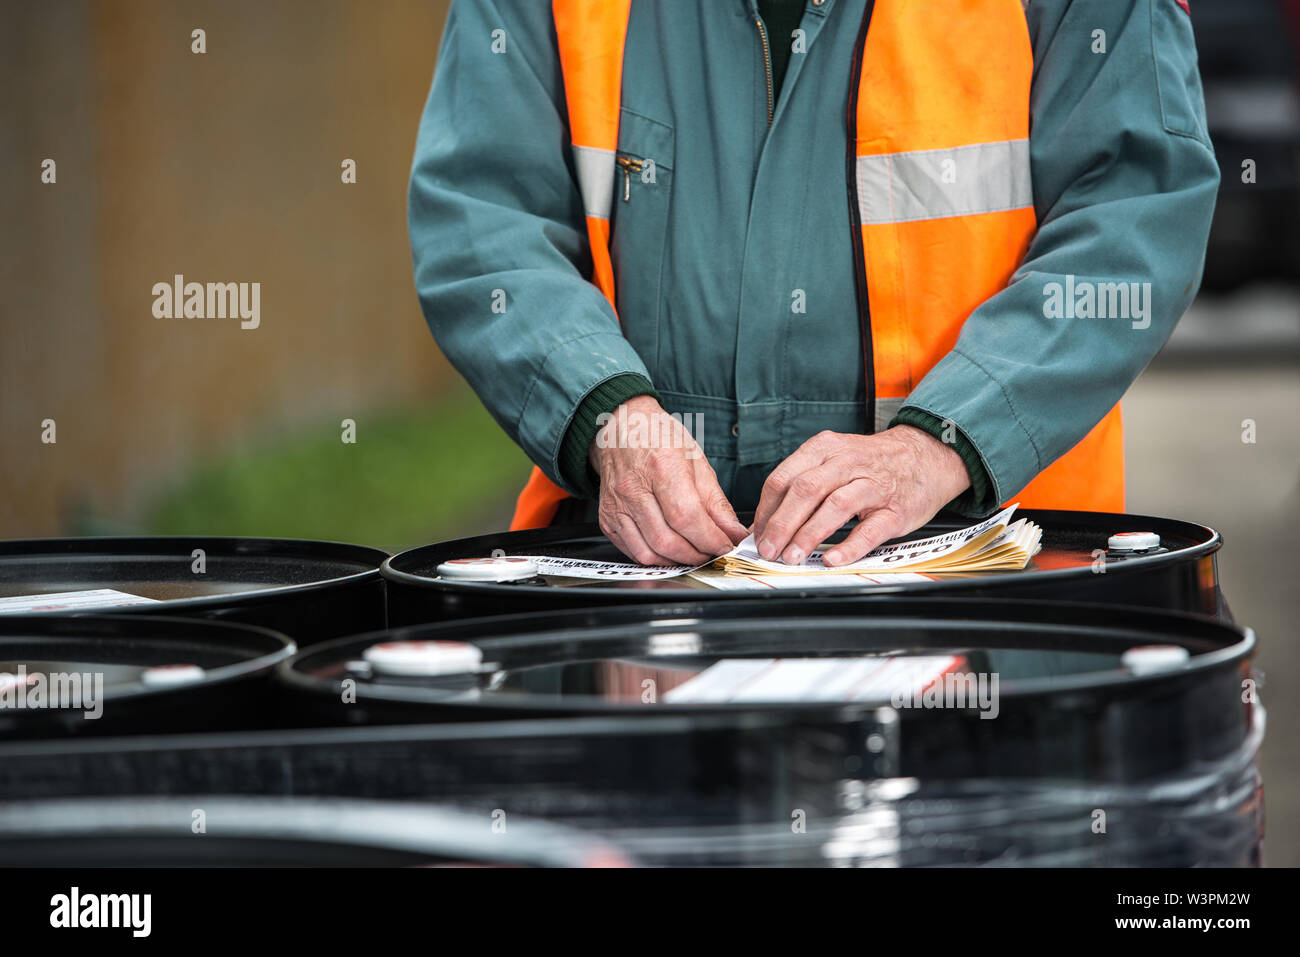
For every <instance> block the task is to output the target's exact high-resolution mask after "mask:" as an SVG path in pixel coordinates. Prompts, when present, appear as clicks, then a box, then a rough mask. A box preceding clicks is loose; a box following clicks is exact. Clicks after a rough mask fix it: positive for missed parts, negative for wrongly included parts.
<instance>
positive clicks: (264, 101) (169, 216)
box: [0, 0, 526, 544]
mask: <svg viewBox="0 0 1300 957" xmlns="http://www.w3.org/2000/svg"><path fill="white" fill-rule="evenodd" d="M446 7H447V3H446V2H445V0H382V2H364V3H363V2H356V0H352V2H348V0H277V2H264V0H235V2H231V0H187V2H184V3H178V2H174V0H173V2H168V0H131V2H126V0H101V2H92V0H48V2H15V0H5V2H4V4H3V7H2V9H3V15H2V17H0V88H2V89H3V90H4V91H6V92H5V95H4V96H2V97H0V208H3V210H4V213H3V217H4V221H5V225H4V228H3V230H0V284H2V288H3V289H4V296H3V298H0V329H2V330H3V332H2V335H3V339H2V340H0V383H2V384H3V385H2V388H3V392H2V398H0V403H2V404H0V462H3V477H2V478H0V536H4V537H14V536H25V535H53V534H58V533H68V532H73V533H78V532H103V531H114V530H118V529H123V530H137V529H147V530H158V531H195V530H196V529H195V528H194V527H193V526H194V525H195V524H196V523H198V524H206V525H207V527H208V530H209V531H213V532H217V531H224V532H229V533H249V534H253V533H257V534H302V535H318V536H323V537H350V538H353V539H358V540H365V541H374V542H377V543H378V542H387V543H388V544H400V543H402V542H403V541H405V540H416V539H423V538H425V537H427V536H429V535H433V534H440V533H442V532H445V531H446V530H447V526H448V525H453V526H454V525H455V524H456V521H457V520H460V521H464V522H470V523H472V522H474V521H475V520H476V519H477V518H478V517H479V516H478V515H477V514H476V513H477V511H478V509H479V508H480V507H481V508H482V509H485V510H486V511H488V512H490V513H492V514H493V515H494V516H495V515H496V514H497V513H499V512H500V511H501V509H502V504H501V503H502V501H503V500H504V499H505V498H507V497H508V495H509V493H510V492H511V491H512V490H513V487H514V486H515V485H516V483H521V482H522V478H523V476H524V475H525V473H526V463H525V462H524V460H523V457H522V455H521V454H518V453H515V452H514V451H513V446H512V445H510V443H508V441H506V440H505V439H504V437H503V436H502V435H501V433H500V431H499V430H498V429H497V428H496V426H495V425H494V424H493V423H492V422H491V421H490V419H488V418H487V417H486V415H485V414H483V413H482V412H481V411H480V410H479V409H478V407H477V403H475V402H474V401H472V400H470V399H467V398H466V397H465V396H464V395H463V394H462V393H461V392H460V391H458V390H459V388H460V387H459V385H458V383H459V377H458V376H456V375H455V373H454V372H453V371H451V370H450V368H449V366H448V365H447V364H446V362H445V361H444V360H443V359H442V358H441V357H440V355H439V353H438V350H437V348H436V346H435V344H434V342H433V338H432V336H430V334H429V332H428V329H427V327H426V326H425V324H424V321H423V318H422V317H421V315H420V310H419V306H418V304H417V301H416V298H415V294H414V288H413V283H412V278H411V269H410V254H409V251H408V246H407V238H406V215H405V188H406V179H407V174H408V171H409V169H410V162H411V153H412V149H413V145H414V137H415V130H416V126H417V123H418V120H419V116H420V111H421V108H422V106H423V102H424V98H425V96H426V95H427V93H428V87H429V82H430V80H431V78H432V75H433V65H434V60H435V56H436V52H437V47H438V38H439V34H440V32H441V28H442V24H443V21H444V19H445V16H446ZM195 29H202V30H204V31H205V33H206V44H207V52H206V53H204V54H201V55H199V54H195V53H193V52H191V44H192V43H193V40H192V37H191V32H192V31H193V30H195ZM47 158H50V159H53V160H54V161H55V162H56V164H57V165H56V168H55V170H56V176H57V180H56V182H55V183H54V184H47V183H43V182H42V181H41V171H42V166H41V164H42V163H43V161H44V160H45V159H47ZM345 159H351V160H354V161H355V163H356V171H357V172H356V183H355V184H345V183H343V182H342V177H341V174H342V169H341V164H342V163H343V161H344V160H345ZM178 273H179V274H182V275H184V276H185V277H186V280H187V281H190V280H193V281H198V282H204V283H206V282H260V283H261V323H260V326H259V327H258V328H256V329H241V328H240V325H239V323H238V322H237V321H231V320H220V319H160V318H156V317H155V316H154V315H153V312H152V307H153V300H154V296H153V293H152V292H151V290H152V287H153V285H154V283H156V282H168V283H170V282H171V281H172V277H173V276H174V275H175V274H178ZM347 418H350V419H352V420H354V421H355V422H356V437H357V442H356V444H355V445H346V444H344V443H343V442H342V441H341V434H342V426H341V424H340V423H341V422H342V420H344V419H347ZM46 419H53V420H54V422H55V428H56V432H55V439H56V441H55V442H54V443H53V444H48V443H45V442H42V434H43V432H44V431H45V430H44V428H43V426H42V422H43V421H44V420H46ZM441 419H449V420H450V421H448V422H447V423H446V426H447V431H448V432H449V433H450V436H451V437H452V442H453V445H454V441H455V437H456V436H463V437H464V438H466V439H470V438H473V439H476V440H477V441H475V442H470V443H467V444H469V445H471V446H475V445H481V444H482V443H483V442H486V443H487V445H488V446H489V448H488V449H480V450H479V451H478V452H477V453H475V452H474V451H473V449H472V448H471V449H467V450H465V451H466V452H467V453H468V454H470V455H471V457H470V458H469V459H466V458H464V457H463V456H461V457H458V458H457V459H456V460H455V461H450V460H448V458H447V457H446V456H444V455H439V454H437V453H438V451H439V448H438V444H439V441H440V439H439V428H438V426H439V420H441ZM46 437H47V438H48V435H47V436H46ZM394 456H397V457H398V458H400V459H403V462H404V464H405V467H402V465H403V462H395V461H393V457H394ZM478 465H481V466H482V467H483V468H485V469H487V471H488V475H489V479H490V480H489V481H487V482H486V483H480V482H474V483H468V484H466V483H461V482H458V481H457V480H456V479H455V477H454V476H453V477H448V476H445V475H444V474H442V473H443V472H444V471H446V470H449V469H451V468H453V467H459V468H473V467H475V466H478ZM386 471H387V472H389V473H391V474H385V473H386ZM461 485H464V487H465V488H466V489H468V490H472V491H474V492H475V495H476V499H475V501H474V502H471V503H453V505H454V507H451V508H447V507H446V505H447V503H446V502H445V500H444V499H442V498H440V497H439V496H436V495H434V494H433V490H434V489H435V488H438V487H443V488H446V487H450V488H451V489H453V490H454V489H456V488H457V487H460V486H461ZM467 506H468V511H469V513H468V514H466V507H467Z"/></svg>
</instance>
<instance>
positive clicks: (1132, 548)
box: [1106, 532, 1160, 552]
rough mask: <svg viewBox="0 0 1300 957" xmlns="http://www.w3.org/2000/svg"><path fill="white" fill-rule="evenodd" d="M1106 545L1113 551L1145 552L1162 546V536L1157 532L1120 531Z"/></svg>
mask: <svg viewBox="0 0 1300 957" xmlns="http://www.w3.org/2000/svg"><path fill="white" fill-rule="evenodd" d="M1106 547H1107V548H1109V549H1110V550H1111V551H1112V552H1145V551H1149V550H1151V549H1153V548H1159V547H1160V536H1159V535H1157V534H1156V533H1155V532H1118V533H1116V534H1114V535H1112V536H1111V537H1110V540H1109V541H1107V543H1106Z"/></svg>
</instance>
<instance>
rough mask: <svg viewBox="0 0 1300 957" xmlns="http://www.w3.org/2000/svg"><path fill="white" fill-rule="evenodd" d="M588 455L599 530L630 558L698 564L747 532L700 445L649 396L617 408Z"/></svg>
mask: <svg viewBox="0 0 1300 957" xmlns="http://www.w3.org/2000/svg"><path fill="white" fill-rule="evenodd" d="M623 425H626V428H621V426H623ZM590 459H591V465H592V468H594V469H595V470H596V473H597V474H598V475H599V476H600V513H599V514H600V528H601V531H603V532H604V533H605V534H606V535H607V536H609V540H610V541H612V542H613V543H614V544H615V545H617V546H618V547H619V550H620V551H622V552H623V553H624V554H625V555H628V556H630V557H631V558H632V559H633V560H634V561H638V562H640V563H641V564H643V565H674V564H681V565H700V564H703V563H704V562H707V561H709V560H710V559H712V558H716V557H717V556H718V555H722V554H725V553H726V552H729V551H730V550H731V548H732V546H733V545H735V544H736V543H738V542H740V541H742V540H743V539H744V538H745V536H746V535H747V534H748V532H747V531H746V529H745V526H743V525H741V524H740V521H739V519H737V518H736V512H735V510H734V509H733V508H732V507H731V503H730V502H728V501H727V497H726V496H725V495H723V494H722V489H721V488H720V487H719V486H718V477H717V475H716V474H715V473H714V471H713V467H712V466H711V465H709V463H708V461H707V460H706V459H705V458H704V450H703V449H701V448H700V447H699V445H697V444H696V442H695V439H694V438H693V437H692V436H691V434H690V432H688V431H687V430H686V428H685V427H684V426H683V425H682V424H681V422H679V421H678V420H676V419H674V418H673V417H672V416H670V415H668V413H666V412H665V411H664V410H663V408H662V407H661V406H660V405H659V403H658V402H657V401H655V399H653V398H652V397H651V396H648V395H642V396H637V397H636V398H632V399H628V400H627V401H626V402H624V403H623V404H622V405H621V406H619V407H618V409H617V410H616V411H615V413H614V415H613V417H612V418H611V419H610V420H609V421H608V422H606V423H605V425H604V426H603V427H602V428H601V430H600V432H598V433H597V434H596V440H595V441H594V442H593V443H592V445H591V454H590Z"/></svg>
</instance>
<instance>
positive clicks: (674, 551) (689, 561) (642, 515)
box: [628, 483, 715, 565]
mask: <svg viewBox="0 0 1300 957" xmlns="http://www.w3.org/2000/svg"><path fill="white" fill-rule="evenodd" d="M686 484H687V488H689V489H690V491H691V494H694V492H695V487H694V486H693V485H691V484H690V483H686ZM666 494H667V493H665V495H666ZM701 511H702V509H701ZM628 512H629V514H630V515H631V517H632V520H633V521H634V522H635V523H636V527H637V531H639V532H640V533H641V536H642V537H643V538H644V539H645V542H646V544H647V545H649V546H650V548H651V549H652V550H653V551H654V552H655V553H656V554H657V555H660V556H662V558H663V560H662V561H660V562H658V563H657V564H662V565H702V564H703V563H704V562H707V561H709V560H711V559H712V558H714V557H715V556H714V555H711V554H707V553H705V552H701V551H700V550H699V549H697V548H696V547H695V546H694V545H692V544H691V543H690V542H689V541H687V540H686V539H685V538H684V537H682V535H681V534H680V533H678V532H677V531H676V530H675V529H674V528H673V527H672V526H671V525H670V524H669V522H668V519H667V518H666V517H665V516H664V514H663V509H662V507H661V502H660V500H659V497H658V494H657V493H652V494H650V495H646V496H645V497H643V498H639V499H637V500H636V501H634V502H631V503H629V507H628Z"/></svg>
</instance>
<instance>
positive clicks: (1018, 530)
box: [514, 505, 1043, 588]
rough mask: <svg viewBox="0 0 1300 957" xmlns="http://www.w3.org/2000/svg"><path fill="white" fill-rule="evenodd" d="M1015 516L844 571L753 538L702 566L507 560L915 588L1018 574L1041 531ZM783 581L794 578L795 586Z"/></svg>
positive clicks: (602, 575)
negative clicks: (761, 545)
mask: <svg viewBox="0 0 1300 957" xmlns="http://www.w3.org/2000/svg"><path fill="white" fill-rule="evenodd" d="M1015 510H1016V506H1015V505H1009V506H1008V507H1007V508H1005V509H1003V510H1002V511H1001V512H999V513H998V514H996V515H994V516H992V517H991V518H986V519H985V520H984V521H982V522H979V523H978V524H975V525H972V526H971V527H970V528H962V529H958V530H957V531H954V532H945V533H944V534H942V535H933V536H931V537H930V538H922V539H918V540H916V541H911V542H899V543H897V544H893V545H881V546H880V547H879V548H877V549H875V550H874V551H872V552H870V553H868V554H867V555H866V556H865V557H864V558H862V559H861V560H860V561H856V562H854V563H853V564H851V565H827V564H826V563H825V562H824V561H822V553H821V552H820V551H816V552H813V553H812V554H811V555H809V556H808V558H807V560H806V561H804V563H803V564H802V565H787V564H785V563H784V562H779V561H775V562H772V561H767V560H765V559H764V558H762V557H761V556H760V555H759V554H758V545H757V543H756V542H755V541H754V536H752V535H751V536H749V538H747V539H745V540H744V541H743V542H741V543H740V544H739V545H737V546H736V547H735V548H734V549H732V550H731V551H730V552H728V553H727V554H726V555H723V556H722V557H721V558H718V559H715V560H714V561H713V562H710V563H708V564H705V565H698V566H691V565H662V566H655V565H635V564H630V563H627V562H602V561H595V560H592V559H584V558H556V557H553V556H547V555H524V556H514V557H522V558H529V559H531V560H532V561H534V562H536V563H537V569H538V572H539V573H540V574H542V575H544V576H548V577H557V578H582V579H593V580H597V581H650V580H653V579H659V578H675V577H677V576H678V575H686V574H692V576H693V577H694V578H696V579H697V580H699V581H700V582H702V583H704V584H707V585H711V586H712V587H714V588H732V587H735V588H752V587H760V588H762V587H767V588H781V587H787V585H786V584H784V583H785V582H790V585H789V587H799V588H803V587H812V586H828V587H829V586H833V585H836V584H845V583H847V579H845V578H843V577H841V576H849V575H856V576H858V578H860V579H863V580H865V581H866V582H867V583H868V584H883V583H891V584H892V583H898V582H905V581H921V580H924V579H925V578H926V577H927V576H928V575H932V574H949V573H958V572H996V571H1018V570H1020V569H1022V568H1024V567H1025V566H1026V565H1027V564H1028V563H1029V560H1030V559H1031V558H1033V557H1034V555H1036V554H1037V553H1038V549H1039V548H1040V547H1041V540H1042V537H1043V532H1042V529H1040V528H1039V527H1038V526H1037V525H1035V524H1034V523H1033V522H1031V521H1028V520H1027V519H1020V520H1019V521H1016V522H1012V521H1011V516H1012V513H1014V512H1015ZM789 576H801V577H799V578H798V579H797V582H798V584H797V585H795V584H794V583H793V581H792V580H791V579H790V577H789ZM728 579H729V580H730V582H731V584H728Z"/></svg>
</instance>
